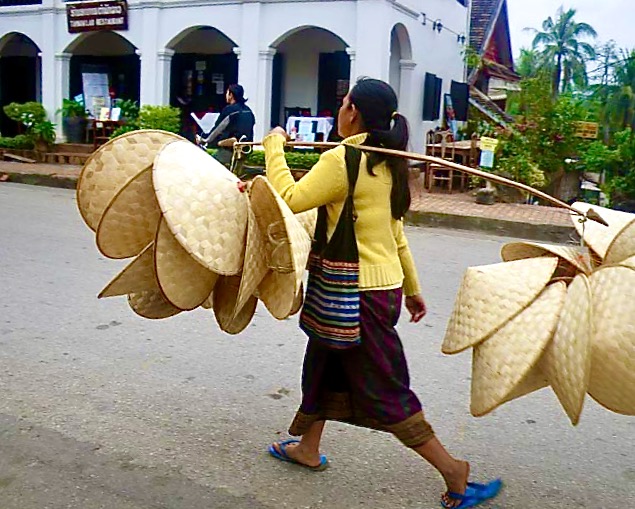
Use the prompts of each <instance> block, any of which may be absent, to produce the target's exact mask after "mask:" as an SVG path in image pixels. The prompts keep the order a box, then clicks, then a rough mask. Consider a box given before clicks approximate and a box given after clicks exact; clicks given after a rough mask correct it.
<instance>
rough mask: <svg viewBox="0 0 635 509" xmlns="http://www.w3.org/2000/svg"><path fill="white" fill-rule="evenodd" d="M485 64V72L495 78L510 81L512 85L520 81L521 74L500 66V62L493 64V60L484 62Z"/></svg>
mask: <svg viewBox="0 0 635 509" xmlns="http://www.w3.org/2000/svg"><path fill="white" fill-rule="evenodd" d="M483 64H484V68H485V71H486V72H487V73H488V74H489V75H490V76H494V77H495V78H500V79H502V80H505V81H509V82H512V83H515V82H517V81H520V75H519V74H517V73H516V72H515V71H513V70H512V69H510V68H508V67H506V66H504V65H502V64H499V63H498V62H492V61H491V60H486V61H485V62H483Z"/></svg>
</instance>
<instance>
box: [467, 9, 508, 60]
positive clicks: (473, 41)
mask: <svg viewBox="0 0 635 509" xmlns="http://www.w3.org/2000/svg"><path fill="white" fill-rule="evenodd" d="M503 1H504V0H472V14H471V20H470V46H471V47H472V48H474V49H475V50H476V51H477V52H478V53H479V54H481V53H482V52H483V50H484V49H485V48H484V47H483V46H484V44H485V43H486V42H487V38H488V36H489V35H490V33H491V31H492V30H493V28H494V23H495V22H496V19H497V18H498V13H499V12H500V9H501V4H502V3H503Z"/></svg>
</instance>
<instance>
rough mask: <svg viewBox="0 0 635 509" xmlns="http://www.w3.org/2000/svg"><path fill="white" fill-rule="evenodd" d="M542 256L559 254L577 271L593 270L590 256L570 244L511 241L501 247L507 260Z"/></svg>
mask: <svg viewBox="0 0 635 509" xmlns="http://www.w3.org/2000/svg"><path fill="white" fill-rule="evenodd" d="M541 256H557V257H558V258H559V259H560V260H561V261H563V262H566V263H567V264H569V265H570V266H571V267H572V268H574V269H575V270H576V271H580V272H582V273H584V274H589V273H590V272H591V264H590V260H589V259H588V256H587V255H585V254H584V253H582V252H581V251H580V250H579V249H577V248H574V247H569V246H557V245H552V244H542V243H538V242H511V243H509V244H505V245H504V246H503V247H502V249H501V258H502V259H503V261H505V262H511V261H514V260H524V259H527V258H539V257H541Z"/></svg>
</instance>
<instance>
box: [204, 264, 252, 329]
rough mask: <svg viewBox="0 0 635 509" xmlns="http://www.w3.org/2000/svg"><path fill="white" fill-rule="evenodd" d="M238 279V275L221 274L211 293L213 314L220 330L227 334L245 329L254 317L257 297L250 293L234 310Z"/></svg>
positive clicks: (238, 287)
mask: <svg viewBox="0 0 635 509" xmlns="http://www.w3.org/2000/svg"><path fill="white" fill-rule="evenodd" d="M240 279H241V278H240V276H221V277H220V278H219V280H218V282H217V283H216V286H215V287H214V293H213V294H212V301H213V308H214V316H215V317H216V321H217V322H218V326H219V327H220V328H221V330H223V331H225V332H227V333H228V334H238V333H240V332H242V331H243V330H245V328H246V327H247V326H248V325H249V323H250V322H251V320H252V318H253V317H254V314H255V312H256V305H257V304H258V299H257V298H256V297H254V296H253V295H252V296H250V297H249V298H248V299H247V302H246V303H245V305H244V306H243V307H242V308H241V309H239V310H238V311H237V312H236V301H237V300H238V291H239V290H240Z"/></svg>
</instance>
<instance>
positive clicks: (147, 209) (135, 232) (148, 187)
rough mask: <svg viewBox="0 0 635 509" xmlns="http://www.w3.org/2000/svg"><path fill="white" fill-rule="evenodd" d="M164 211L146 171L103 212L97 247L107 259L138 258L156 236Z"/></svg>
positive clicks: (126, 186)
mask: <svg viewBox="0 0 635 509" xmlns="http://www.w3.org/2000/svg"><path fill="white" fill-rule="evenodd" d="M160 219H161V209H159V203H158V202H157V199H156V196H155V194H154V188H153V187H152V169H151V168H146V169H145V170H142V171H141V173H139V174H138V175H137V176H135V177H133V178H132V179H131V180H130V181H129V182H128V183H127V184H125V185H124V186H123V187H122V188H121V189H120V190H119V191H118V192H117V194H116V195H115V196H114V197H113V199H112V200H111V201H110V203H109V204H108V205H107V206H106V208H105V209H104V212H103V215H102V216H101V220H100V221H99V225H98V227H97V248H98V249H99V251H100V252H101V253H102V254H103V255H104V256H107V257H108V258H129V257H131V256H136V255H137V254H138V253H139V252H140V251H141V250H143V249H144V248H145V247H146V246H147V245H148V244H149V243H150V242H154V238H155V236H156V233H157V227H158V224H159V220H160Z"/></svg>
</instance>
